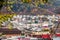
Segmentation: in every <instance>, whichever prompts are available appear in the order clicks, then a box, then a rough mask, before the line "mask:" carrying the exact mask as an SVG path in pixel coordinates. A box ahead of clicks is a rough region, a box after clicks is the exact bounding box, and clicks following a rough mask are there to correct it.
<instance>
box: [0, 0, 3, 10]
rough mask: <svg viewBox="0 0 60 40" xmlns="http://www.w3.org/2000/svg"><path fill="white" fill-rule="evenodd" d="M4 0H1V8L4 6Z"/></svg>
mask: <svg viewBox="0 0 60 40" xmlns="http://www.w3.org/2000/svg"><path fill="white" fill-rule="evenodd" d="M3 4H4V0H0V9H1V8H2V7H3Z"/></svg>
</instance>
